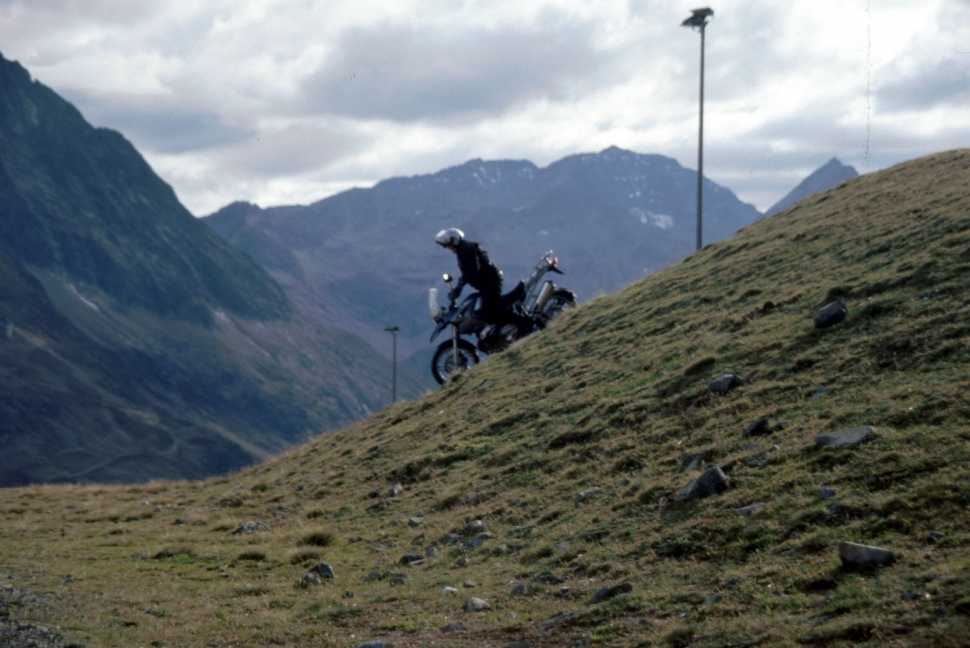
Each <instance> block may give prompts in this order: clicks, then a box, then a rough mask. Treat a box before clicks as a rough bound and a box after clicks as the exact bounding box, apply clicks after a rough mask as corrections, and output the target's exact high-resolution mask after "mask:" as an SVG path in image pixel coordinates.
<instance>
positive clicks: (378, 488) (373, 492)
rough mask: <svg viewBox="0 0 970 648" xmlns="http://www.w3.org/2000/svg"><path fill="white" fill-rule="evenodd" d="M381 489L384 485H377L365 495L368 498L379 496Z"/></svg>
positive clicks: (382, 489)
mask: <svg viewBox="0 0 970 648" xmlns="http://www.w3.org/2000/svg"><path fill="white" fill-rule="evenodd" d="M383 491H384V487H383V486H378V487H377V488H375V489H374V490H372V491H371V492H369V493H367V497H370V498H375V497H380V496H381V493H382V492H383Z"/></svg>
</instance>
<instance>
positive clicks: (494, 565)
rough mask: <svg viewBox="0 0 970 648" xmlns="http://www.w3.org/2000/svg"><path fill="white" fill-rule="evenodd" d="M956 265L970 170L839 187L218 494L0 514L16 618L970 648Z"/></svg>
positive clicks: (488, 636) (244, 641) (194, 629)
mask: <svg viewBox="0 0 970 648" xmlns="http://www.w3.org/2000/svg"><path fill="white" fill-rule="evenodd" d="M968 272H970V151H967V150H961V151H952V152H947V153H941V154H938V155H933V156H930V157H927V158H923V159H919V160H915V161H912V162H909V163H906V164H903V165H899V166H897V167H894V168H892V169H888V170H886V171H882V172H878V173H874V174H870V175H866V176H863V177H859V178H855V179H852V180H849V181H847V182H846V183H844V184H843V185H840V186H839V187H837V188H835V189H832V190H829V191H826V192H824V193H822V194H819V195H816V196H813V197H812V198H811V200H810V201H808V202H803V203H800V204H799V205H796V206H795V207H793V208H791V209H789V210H787V211H784V212H782V213H780V214H778V215H776V216H774V217H771V218H767V219H764V220H762V221H759V222H758V223H755V224H753V225H751V226H749V227H747V228H744V229H743V230H741V231H740V232H739V233H738V234H737V235H736V236H735V237H733V238H732V239H730V240H728V241H725V242H723V243H718V244H714V245H710V246H707V247H705V248H704V249H703V250H701V251H700V252H699V253H697V254H695V255H693V256H691V257H689V258H687V259H685V260H684V261H683V262H682V263H680V264H678V265H676V266H674V267H671V268H669V269H667V270H664V271H662V272H660V273H657V274H655V275H651V276H650V277H647V278H646V279H644V280H643V281H640V282H638V283H636V284H634V285H632V286H630V287H629V288H628V289H626V290H624V291H623V292H621V293H619V294H617V295H614V296H609V297H602V298H598V299H595V300H592V301H591V302H590V303H588V304H587V305H585V306H583V307H581V308H579V309H577V310H575V311H572V312H570V313H568V314H566V315H564V316H563V317H562V318H561V319H559V320H556V321H555V322H553V323H552V325H551V326H550V327H549V328H548V329H547V330H545V331H543V332H542V333H539V334H537V335H535V336H533V337H531V338H529V339H528V340H526V341H525V342H524V343H522V344H520V345H519V346H517V347H515V348H513V349H511V350H509V351H507V352H504V353H502V354H499V355H497V356H496V357H495V358H493V359H492V360H490V361H489V362H487V363H484V364H481V365H478V366H476V367H475V368H473V369H472V370H470V371H469V372H467V373H466V374H464V375H461V376H459V377H458V378H457V379H455V380H454V381H452V382H451V383H449V384H448V385H446V386H445V387H444V388H443V389H441V390H440V391H438V392H436V393H433V394H430V395H428V396H426V397H425V398H423V399H421V400H419V401H416V402H413V403H402V404H398V405H395V406H393V407H391V408H388V409H386V410H384V411H382V412H380V413H379V414H377V415H375V416H373V417H372V418H371V419H369V420H368V421H366V422H364V423H361V424H359V425H356V426H354V427H352V428H349V429H347V430H344V431H342V432H340V433H337V434H333V435H327V436H325V437H321V438H319V439H316V440H313V441H312V442H310V443H308V444H307V445H305V446H303V447H301V448H299V449H297V450H293V451H291V452H288V453H286V454H285V455H282V456H280V457H278V458H276V459H274V460H272V461H269V462H266V463H264V464H262V465H260V466H257V467H253V468H250V469H247V470H245V471H243V472H241V473H239V474H237V475H234V476H232V477H231V478H229V479H221V480H211V481H208V482H205V483H162V482H159V483H153V484H150V485H148V486H146V487H139V488H135V487H111V488H99V489H94V488H76V487H75V488H72V487H42V488H25V489H9V490H4V491H0V515H2V524H0V545H2V546H3V547H4V549H5V552H4V554H5V555H4V559H3V560H4V572H3V573H4V574H6V575H8V576H6V578H7V581H8V583H9V585H8V588H7V590H4V591H5V592H6V594H5V598H6V600H7V601H8V605H9V606H10V608H9V609H10V610H11V612H12V614H13V616H14V617H15V618H18V619H19V620H20V621H33V622H35V623H47V624H58V625H59V626H60V628H61V631H62V632H64V633H66V635H67V636H68V637H70V638H71V639H73V640H76V641H79V642H82V643H84V644H85V645H90V646H101V645H119V644H124V645H136V644H137V645H148V644H152V643H153V642H154V645H162V643H164V644H166V645H169V644H171V645H186V646H203V645H225V644H229V643H232V644H234V645H235V644H239V645H256V644H259V645H270V644H272V645H289V646H339V647H344V646H358V645H361V644H362V642H364V641H365V640H372V641H382V642H384V645H385V646H392V647H394V648H400V647H404V646H408V647H411V646H415V647H416V646H425V645H443V646H479V647H483V646H510V645H530V646H537V647H539V646H541V647H545V646H549V647H552V646H570V645H572V646H652V645H663V646H688V645H704V646H758V645H764V646H768V645H770V646H796V645H798V646H806V645H807V646H839V645H841V646H846V645H859V644H867V643H868V644H869V645H873V646H876V645H878V646H916V645H919V646H923V645H938V646H958V645H964V644H965V638H966V637H967V636H970V623H968V618H967V615H968V614H970V586H968V583H970V549H968V547H970V513H968V511H970V509H968V507H970V471H968V462H970V449H968V442H970V423H968V416H970V405H968V402H967V399H966V393H967V388H968V387H970V369H968V366H970V365H968V360H970V349H968V346H967V340H968V336H970V310H968V309H967V308H966V307H965V300H966V298H967V276H968ZM836 299H840V300H842V301H843V302H844V303H845V305H846V306H847V310H848V314H847V316H846V317H845V319H844V321H842V322H841V323H839V324H836V325H835V326H832V327H830V328H825V329H817V328H815V326H814V325H813V322H812V317H813V315H814V314H815V313H816V311H817V309H819V308H820V307H821V306H823V305H825V304H827V303H829V302H831V301H833V300H836ZM726 374H736V375H739V376H741V377H743V379H744V380H743V381H742V382H741V384H739V385H737V386H736V387H735V388H734V389H733V390H730V391H727V392H724V393H721V392H717V391H713V390H712V389H711V388H710V387H709V385H710V383H711V381H712V380H713V379H715V378H717V377H719V376H722V375H726ZM761 421H764V422H763V423H759V422H761ZM755 424H757V425H755ZM848 428H871V430H868V429H866V430H864V432H865V433H866V434H868V436H867V438H866V440H865V442H864V443H862V444H860V445H855V446H851V447H822V446H820V445H819V442H818V437H819V435H823V434H827V433H836V432H839V431H842V430H844V429H848ZM708 465H716V466H718V467H719V469H720V470H721V472H723V473H724V474H725V475H726V479H727V482H728V483H727V486H728V487H727V489H726V490H724V491H723V492H721V493H720V494H711V495H710V496H708V497H706V498H701V499H687V500H685V501H680V499H681V498H679V497H678V495H679V494H680V493H681V492H682V489H683V488H684V487H685V486H687V485H688V483H689V482H691V480H693V479H695V478H698V477H700V476H701V475H702V474H707V475H711V474H712V472H713V471H706V472H704V473H702V472H701V470H703V469H704V468H705V467H706V466H708ZM398 485H399V486H398ZM245 522H251V523H252V524H251V525H250V526H249V528H250V530H251V531H252V532H251V533H246V532H245V529H246V527H244V526H241V525H243V523H245ZM235 531H238V533H236V532H235ZM842 541H853V542H858V543H864V544H866V545H874V546H877V547H880V548H883V549H887V550H890V551H892V552H894V556H895V562H893V563H891V564H889V565H888V566H884V567H865V566H863V567H852V566H848V565H845V564H843V563H842V562H841V561H840V558H839V546H840V543H841V542H842ZM319 563H326V564H327V565H329V566H330V567H331V568H332V570H333V572H334V574H335V579H333V580H329V579H327V576H328V575H329V572H328V571H327V569H326V568H324V567H319V568H317V569H316V571H315V572H313V573H315V574H318V575H319V576H320V579H319V580H322V583H321V584H319V585H317V584H310V583H311V582H312V581H314V580H317V577H315V576H308V574H310V573H311V568H313V567H314V566H315V565H318V564H319ZM65 574H70V576H68V577H65V576H64V575H65ZM301 580H302V581H303V582H304V583H307V586H306V587H300V586H299V584H300V583H301ZM607 587H609V588H612V589H605V588H607ZM444 588H452V589H444ZM24 592H29V593H31V595H33V596H35V597H37V600H40V601H42V602H43V605H38V606H30V605H27V604H25V603H23V601H24V600H25V599H24V596H25V594H24ZM471 597H474V598H476V599H481V600H482V601H484V602H486V603H487V604H488V605H489V607H488V609H485V610H483V611H469V609H468V608H469V606H472V607H474V605H473V603H472V602H471V601H470V598H471ZM18 601H20V604H19V607H15V606H14V603H16V602H18ZM146 612H147V614H146Z"/></svg>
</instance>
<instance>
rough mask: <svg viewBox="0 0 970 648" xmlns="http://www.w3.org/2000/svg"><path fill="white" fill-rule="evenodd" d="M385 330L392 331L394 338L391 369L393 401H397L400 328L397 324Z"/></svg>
mask: <svg viewBox="0 0 970 648" xmlns="http://www.w3.org/2000/svg"><path fill="white" fill-rule="evenodd" d="M384 330H385V331H387V332H388V333H390V334H391V337H392V339H393V351H392V354H393V362H392V369H391V402H392V403H396V402H397V332H398V331H399V330H400V329H399V328H398V327H396V326H388V327H387V328H386V329H384Z"/></svg>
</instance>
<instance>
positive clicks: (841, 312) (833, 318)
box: [813, 299, 849, 329]
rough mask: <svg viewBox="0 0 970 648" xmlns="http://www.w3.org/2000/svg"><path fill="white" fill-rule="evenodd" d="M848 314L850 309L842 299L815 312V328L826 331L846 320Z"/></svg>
mask: <svg viewBox="0 0 970 648" xmlns="http://www.w3.org/2000/svg"><path fill="white" fill-rule="evenodd" d="M848 312H849V309H848V308H847V307H846V305H845V302H843V301H842V300H841V299H840V300H839V301H834V302H832V303H830V304H826V305H825V306H823V307H822V308H820V309H818V311H816V312H815V317H814V318H813V321H814V322H815V328H818V329H824V328H828V327H830V326H835V325H836V324H838V323H839V322H841V321H842V320H844V319H845V316H846V314H848Z"/></svg>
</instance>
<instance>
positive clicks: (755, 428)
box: [742, 418, 774, 438]
mask: <svg viewBox="0 0 970 648" xmlns="http://www.w3.org/2000/svg"><path fill="white" fill-rule="evenodd" d="M772 432H774V430H773V429H772V428H771V426H770V425H768V419H766V418H763V419H758V420H757V421H755V422H754V423H752V424H751V425H749V426H748V429H747V430H745V431H744V435H743V437H742V438H748V437H764V436H768V435H769V434H771V433H772Z"/></svg>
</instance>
